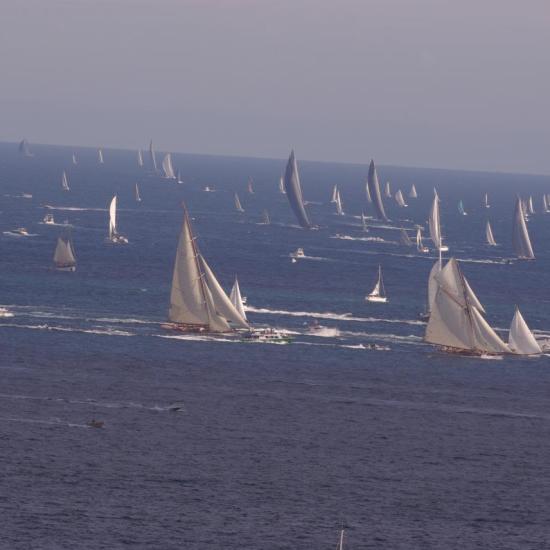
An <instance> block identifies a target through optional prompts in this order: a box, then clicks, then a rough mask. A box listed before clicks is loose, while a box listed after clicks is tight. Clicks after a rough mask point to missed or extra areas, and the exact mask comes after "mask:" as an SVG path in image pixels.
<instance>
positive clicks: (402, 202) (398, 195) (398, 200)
mask: <svg viewBox="0 0 550 550" xmlns="http://www.w3.org/2000/svg"><path fill="white" fill-rule="evenodd" d="M395 202H396V203H397V204H398V205H399V206H401V208H405V207H407V206H409V205H408V204H407V203H406V202H405V199H404V198H403V193H402V192H401V189H398V191H397V193H396V194H395Z"/></svg>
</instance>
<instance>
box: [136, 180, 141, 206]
mask: <svg viewBox="0 0 550 550" xmlns="http://www.w3.org/2000/svg"><path fill="white" fill-rule="evenodd" d="M136 202H141V195H140V194H139V187H138V184H137V183H136Z"/></svg>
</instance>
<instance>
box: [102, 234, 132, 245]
mask: <svg viewBox="0 0 550 550" xmlns="http://www.w3.org/2000/svg"><path fill="white" fill-rule="evenodd" d="M105 241H106V242H108V243H112V244H128V239H127V238H126V237H124V236H123V235H114V236H113V237H110V238H109V237H107V239H105Z"/></svg>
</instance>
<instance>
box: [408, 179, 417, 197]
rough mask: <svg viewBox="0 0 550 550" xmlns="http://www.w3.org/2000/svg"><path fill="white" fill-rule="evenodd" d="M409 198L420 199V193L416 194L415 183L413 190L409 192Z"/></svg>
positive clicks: (412, 186)
mask: <svg viewBox="0 0 550 550" xmlns="http://www.w3.org/2000/svg"><path fill="white" fill-rule="evenodd" d="M409 198H411V199H417V198H418V193H417V192H416V187H415V186H414V183H413V184H412V185H411V190H410V191H409Z"/></svg>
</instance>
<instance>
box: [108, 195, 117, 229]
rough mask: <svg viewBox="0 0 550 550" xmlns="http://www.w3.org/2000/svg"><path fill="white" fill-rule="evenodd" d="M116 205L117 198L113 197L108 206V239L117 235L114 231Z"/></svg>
mask: <svg viewBox="0 0 550 550" xmlns="http://www.w3.org/2000/svg"><path fill="white" fill-rule="evenodd" d="M116 203H117V196H116V195H115V196H114V197H113V198H112V199H111V204H110V205H109V239H112V238H113V237H115V236H116V235H117V229H116Z"/></svg>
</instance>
